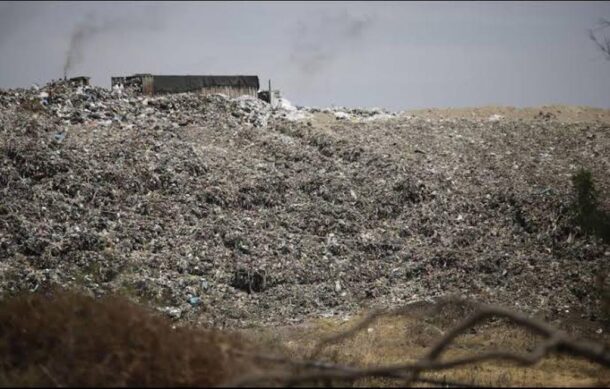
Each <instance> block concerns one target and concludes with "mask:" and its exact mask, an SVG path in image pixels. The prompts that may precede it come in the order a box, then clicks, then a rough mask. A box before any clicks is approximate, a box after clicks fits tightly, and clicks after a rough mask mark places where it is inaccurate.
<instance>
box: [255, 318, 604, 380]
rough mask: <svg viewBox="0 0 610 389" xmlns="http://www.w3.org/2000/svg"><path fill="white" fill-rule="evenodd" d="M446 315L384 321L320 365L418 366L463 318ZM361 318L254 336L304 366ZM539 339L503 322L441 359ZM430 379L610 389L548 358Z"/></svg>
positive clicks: (599, 373) (573, 362)
mask: <svg viewBox="0 0 610 389" xmlns="http://www.w3.org/2000/svg"><path fill="white" fill-rule="evenodd" d="M459 315H460V313H459V312H445V313H444V314H443V315H442V316H440V317H431V318H430V317H428V318H422V317H418V316H417V315H416V314H415V313H414V315H413V316H407V317H384V318H381V319H380V320H379V321H377V322H376V323H375V324H374V325H372V326H370V327H369V328H368V329H367V330H365V331H363V332H361V333H359V334H357V335H356V336H354V337H352V338H349V339H346V340H344V341H342V342H341V343H339V344H337V345H331V346H329V347H328V348H327V350H326V351H325V352H324V354H323V355H321V356H320V359H321V360H324V361H328V362H332V363H338V364H342V365H350V366H360V367H374V366H382V365H384V366H385V365H394V364H402V363H412V362H416V361H417V360H418V359H419V358H421V357H423V356H424V355H425V353H426V351H428V350H429V348H430V347H431V346H432V345H433V344H434V343H435V342H436V341H438V339H439V338H440V337H441V336H442V335H443V334H444V333H445V332H446V331H447V330H449V329H450V328H451V327H453V326H454V325H455V324H456V323H457V322H458V321H459V319H461V318H462V316H459ZM359 320H360V317H353V318H349V319H338V318H327V319H318V320H315V321H312V322H309V323H307V324H303V325H300V326H296V327H295V326H293V327H284V328H274V329H273V331H270V330H269V329H260V330H258V331H252V332H251V333H250V335H251V336H253V337H255V338H258V339H259V341H261V342H263V343H265V344H275V345H276V347H277V348H283V349H284V353H285V354H287V356H288V357H289V358H293V359H298V360H302V359H303V358H304V357H305V356H308V355H310V353H311V352H312V351H313V349H314V345H315V344H316V343H317V342H318V341H319V340H320V339H321V338H324V337H326V336H328V335H331V334H335V333H339V332H342V331H345V330H346V329H348V328H351V327H352V326H353V325H354V323H355V322H358V321H359ZM538 340H539V338H538V336H537V335H534V334H532V333H531V332H528V331H526V330H523V329H520V328H517V327H515V326H513V325H510V324H508V323H505V322H501V321H498V322H492V323H490V324H488V325H485V326H482V327H478V328H477V329H476V330H473V331H471V332H470V333H469V334H468V335H465V336H462V337H460V338H459V339H458V340H457V342H456V343H455V345H454V346H452V347H451V348H450V349H449V351H448V352H447V353H446V354H445V357H444V358H443V359H453V358H457V357H465V356H472V355H474V354H479V353H480V352H481V351H483V350H511V351H527V350H531V349H532V348H533V346H534V345H535V343H536V342H537V341H538ZM424 377H426V378H430V379H435V380H441V381H443V380H446V381H450V382H461V383H465V384H469V385H480V386H573V387H580V386H600V387H607V386H608V385H609V384H610V372H609V371H608V370H607V369H605V368H603V367H600V366H598V365H595V364H592V363H589V362H587V361H585V360H581V359H578V358H573V357H566V356H550V357H548V358H546V359H544V360H543V361H542V362H540V363H538V364H537V365H535V366H533V367H519V366H515V365H514V364H511V363H509V362H488V363H481V364H478V365H473V366H468V367H464V368H458V369H453V370H451V371H444V372H438V373H427V374H425V375H424ZM396 384H397V381H396V380H393V381H390V380H388V379H364V380H360V381H358V382H356V386H372V385H375V386H393V385H396Z"/></svg>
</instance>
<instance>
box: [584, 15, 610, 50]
mask: <svg viewBox="0 0 610 389" xmlns="http://www.w3.org/2000/svg"><path fill="white" fill-rule="evenodd" d="M607 27H610V20H607V19H600V21H599V23H598V26H597V27H596V28H592V29H590V30H589V38H590V39H591V40H592V41H593V43H595V46H597V48H598V49H599V50H600V51H601V52H602V53H603V54H604V56H605V57H606V59H608V60H610V40H609V39H608V37H604V39H603V42H602V41H601V39H599V38H598V37H596V36H595V32H596V31H599V30H603V29H605V28H607Z"/></svg>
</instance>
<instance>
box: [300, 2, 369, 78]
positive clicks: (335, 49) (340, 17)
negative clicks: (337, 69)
mask: <svg viewBox="0 0 610 389" xmlns="http://www.w3.org/2000/svg"><path fill="white" fill-rule="evenodd" d="M312 19H315V21H314V22H313V23H305V22H303V21H300V22H299V23H298V25H297V28H296V30H295V31H294V43H293V48H292V51H291V53H290V60H291V61H292V62H293V63H295V64H296V66H297V68H298V69H299V70H300V71H301V72H302V73H304V74H307V75H315V74H316V73H318V72H320V71H321V70H323V69H324V68H325V67H327V66H328V65H329V64H330V63H332V62H333V61H334V60H335V59H336V58H337V57H339V56H340V55H342V54H343V53H345V52H346V51H347V50H350V49H352V48H353V47H354V46H356V45H357V44H358V43H360V42H361V41H362V39H363V37H364V35H365V33H366V32H367V31H368V30H369V29H370V27H371V25H372V24H373V23H374V18H373V17H372V16H370V15H368V16H354V15H352V14H350V13H349V12H348V11H347V10H344V11H343V12H341V13H335V14H328V13H326V14H322V15H320V16H319V17H317V18H312Z"/></svg>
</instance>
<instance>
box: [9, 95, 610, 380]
mask: <svg viewBox="0 0 610 389" xmlns="http://www.w3.org/2000/svg"><path fill="white" fill-rule="evenodd" d="M345 111H346V112H342V111H341V110H338V109H335V110H326V111H321V110H313V109H301V110H292V111H291V110H284V111H282V110H277V111H272V110H270V108H269V107H268V106H266V105H265V103H262V102H260V101H256V100H255V99H253V100H248V99H233V100H231V99H227V98H224V97H222V96H211V97H202V96H197V95H192V94H181V95H175V96H162V97H155V98H143V97H141V96H130V95H127V96H115V95H112V94H111V93H110V92H109V91H105V90H102V89H100V88H77V87H75V86H69V85H64V84H61V83H57V84H51V85H48V86H46V87H44V88H43V89H42V90H19V91H0V153H1V155H2V157H1V158H2V159H1V162H0V197H1V201H0V296H9V295H13V294H17V293H18V292H20V291H23V290H32V291H33V290H44V289H45V288H48V287H50V286H53V285H61V286H63V287H69V288H75V289H78V290H81V291H83V292H84V293H88V294H91V295H104V294H107V293H110V292H116V293H120V294H124V295H127V296H129V297H130V298H132V299H134V300H135V301H139V302H141V303H143V304H147V305H151V306H153V307H156V308H157V309H159V310H160V311H162V312H164V313H165V314H167V315H168V316H170V317H171V318H173V320H175V321H176V322H177V324H185V323H192V324H200V325H205V326H213V327H219V328H246V327H252V326H255V327H256V326H261V325H263V326H264V325H273V326H275V325H290V324H295V323H302V322H304V321H305V322H308V321H311V320H317V319H316V318H323V317H326V318H333V317H334V318H341V317H346V316H349V315H353V314H354V313H356V312H360V311H361V310H362V309H366V308H368V307H372V306H397V305H400V304H404V303H407V302H412V301H418V300H424V301H431V300H432V299H434V298H435V297H439V296H445V295H460V296H465V297H469V298H474V299H477V300H480V301H485V302H492V303H498V304H502V305H506V306H509V307H512V308H516V309H518V310H521V311H525V312H527V313H529V314H532V315H537V316H538V317H541V318H544V319H546V320H548V321H551V322H553V323H557V324H558V325H562V324H561V323H564V322H566V321H570V320H577V321H582V325H581V326H580V328H581V329H582V330H581V331H580V332H581V333H583V334H584V335H585V336H588V337H596V336H599V331H600V330H601V328H602V327H603V324H602V323H601V321H600V311H599V296H598V295H596V293H595V291H594V288H593V285H594V282H595V276H596V274H597V273H598V272H599V269H600V268H601V267H602V266H603V265H604V264H606V263H607V262H608V260H609V259H610V248H609V247H608V245H607V244H604V243H603V242H602V241H601V240H600V239H597V238H595V237H593V236H589V235H586V234H583V233H582V232H581V231H580V230H579V228H578V227H577V226H575V225H574V223H573V222H572V221H571V213H570V212H571V208H570V207H571V204H572V201H573V192H572V187H571V181H570V179H571V176H572V175H573V174H574V173H575V172H576V171H577V170H578V169H579V168H580V167H584V168H587V169H590V170H591V172H592V173H593V177H594V179H595V183H596V186H597V188H598V190H599V192H600V193H602V194H604V196H602V197H601V206H602V207H605V209H610V197H608V196H607V195H605V194H607V193H610V175H608V172H609V171H610V120H608V119H609V118H610V111H608V110H599V109H591V108H580V107H546V108H544V109H542V108H540V109H539V108H532V109H522V110H514V109H510V108H497V109H496V108H492V107H488V108H480V109H472V110H466V111H465V110H424V111H414V112H402V113H395V114H385V113H371V112H368V111H366V110H354V111H352V112H347V111H348V110H345ZM338 112H342V113H341V114H339V115H338V114H337V113H338ZM539 112H542V114H539ZM295 114H299V115H300V116H299V115H295ZM329 320H334V319H329ZM271 328H274V327H271ZM602 332H603V331H602ZM481 339H483V338H481ZM557 366H561V364H560V365H557ZM558 369H561V368H559V367H558ZM540 374H543V373H540ZM566 374H567V373H566ZM545 379H546V378H545ZM552 382H555V381H552ZM570 382H572V381H570ZM572 383H574V384H581V383H584V384H587V383H592V381H590V380H589V378H586V379H585V378H583V379H582V380H579V379H578V378H574V381H573V382H572Z"/></svg>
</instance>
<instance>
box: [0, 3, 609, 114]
mask: <svg viewBox="0 0 610 389" xmlns="http://www.w3.org/2000/svg"><path fill="white" fill-rule="evenodd" d="M602 17H605V18H610V2H489V3H487V2H447V3H445V2H388V3H384V2H353V3H352V2H337V3H331V2H306V3H305V2H302V3H300V2H285V3H282V2H275V1H274V2H171V3H170V2H167V3H165V2H150V3H147V2H133V3H129V2H99V3H96V2H82V3H79V2H32V3H27V2H3V3H0V88H8V87H29V86H30V85H32V83H39V84H42V83H45V82H47V81H49V80H50V79H52V78H55V79H57V78H60V77H62V76H63V72H64V68H65V67H66V64H67V65H68V76H76V75H89V76H91V77H92V82H93V83H94V84H97V85H100V86H105V87H110V77H111V76H114V75H128V74H132V73H153V74H253V75H258V76H259V77H260V80H261V85H262V86H265V87H266V85H267V80H268V79H269V78H271V80H272V84H273V87H274V88H278V89H280V90H281V91H282V94H283V95H284V96H285V97H287V98H288V99H289V100H291V101H292V102H293V103H295V104H299V105H311V106H329V105H331V104H334V105H346V106H380V107H386V108H389V109H394V110H398V109H409V108H426V107H466V106H481V105H492V104H493V105H513V106H532V105H542V104H555V103H557V104H575V105H590V106H595V107H603V108H610V61H608V60H606V59H604V57H603V56H602V54H601V53H600V52H599V51H597V49H596V48H595V46H594V44H593V42H592V41H591V40H590V39H589V37H588V29H589V28H592V27H595V26H596V24H597V23H598V21H599V19H600V18H602ZM606 33H607V35H609V36H610V29H609V31H607V32H606Z"/></svg>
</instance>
